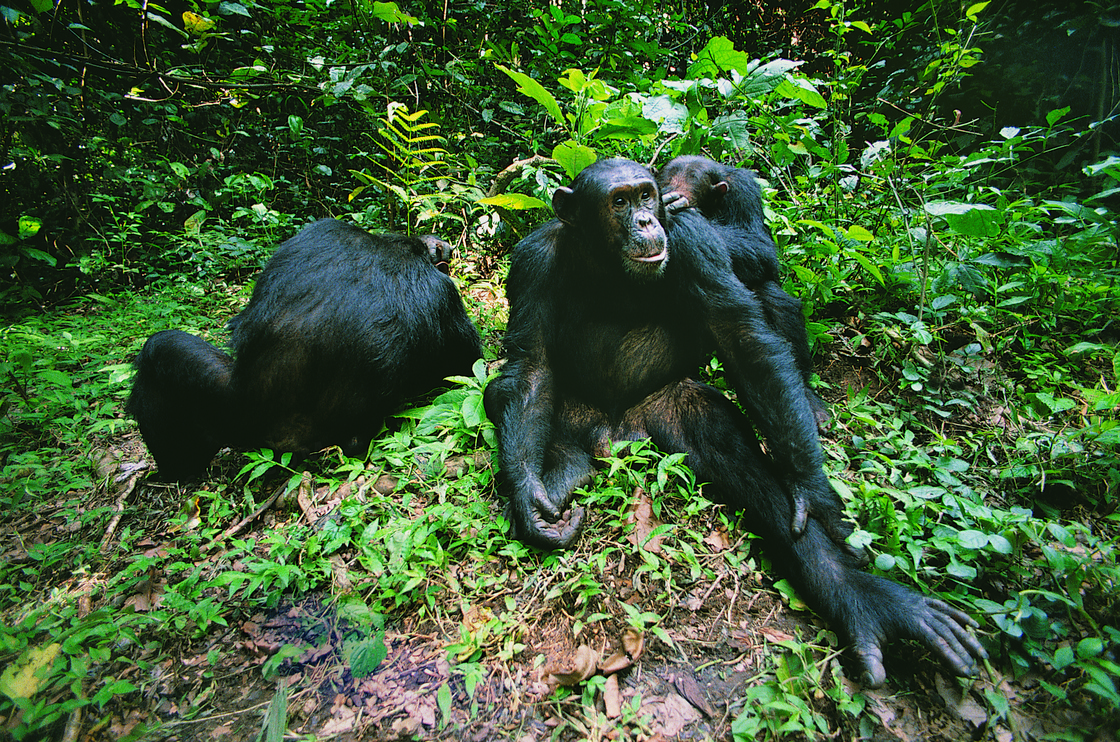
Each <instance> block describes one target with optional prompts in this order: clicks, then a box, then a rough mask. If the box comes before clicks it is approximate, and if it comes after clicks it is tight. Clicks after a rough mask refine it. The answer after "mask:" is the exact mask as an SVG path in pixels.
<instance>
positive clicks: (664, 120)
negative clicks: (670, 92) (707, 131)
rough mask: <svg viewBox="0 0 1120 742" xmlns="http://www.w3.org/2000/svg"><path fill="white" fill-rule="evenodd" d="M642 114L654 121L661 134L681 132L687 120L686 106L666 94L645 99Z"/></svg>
mask: <svg viewBox="0 0 1120 742" xmlns="http://www.w3.org/2000/svg"><path fill="white" fill-rule="evenodd" d="M642 115H643V116H645V117H646V118H647V119H649V120H650V121H653V122H654V123H656V124H657V126H658V128H659V129H660V130H661V132H662V133H663V134H683V133H684V129H685V124H686V123H687V122H688V108H687V107H686V106H685V105H684V104H683V103H678V102H677V101H675V100H673V99H672V98H670V97H669V96H667V95H657V96H654V97H653V98H649V99H647V100H646V102H645V103H643V104H642Z"/></svg>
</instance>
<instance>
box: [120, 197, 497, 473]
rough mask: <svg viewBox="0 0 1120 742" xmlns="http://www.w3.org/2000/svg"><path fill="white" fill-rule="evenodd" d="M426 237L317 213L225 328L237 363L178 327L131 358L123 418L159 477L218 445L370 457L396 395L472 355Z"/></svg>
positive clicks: (441, 250)
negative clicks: (132, 422)
mask: <svg viewBox="0 0 1120 742" xmlns="http://www.w3.org/2000/svg"><path fill="white" fill-rule="evenodd" d="M450 255H451V246H450V245H449V244H448V243H446V242H444V241H443V240H440V239H438V238H436V237H432V236H425V237H413V236H405V235H394V234H381V235H372V234H369V233H368V232H366V231H365V230H362V229H360V228H358V227H356V226H354V225H352V224H348V223H346V222H341V221H337V220H334V219H323V220H321V221H318V222H315V223H314V224H311V225H309V226H307V227H305V228H304V229H303V230H302V231H301V232H300V233H299V234H297V235H296V236H295V237H293V238H292V239H290V240H288V241H287V242H285V243H284V244H282V245H280V247H279V248H277V250H276V253H275V254H274V255H273V257H272V259H271V260H270V261H269V262H268V265H267V266H265V269H264V271H263V272H262V273H261V275H260V277H259V278H258V279H257V284H256V287H255V288H254V290H253V297H252V299H251V300H250V302H249V305H248V307H246V308H245V311H243V312H242V313H241V314H240V315H238V316H237V317H235V318H234V319H233V320H231V322H230V323H229V327H230V329H231V330H232V342H231V345H232V347H233V351H234V358H233V359H231V358H230V357H229V356H227V355H226V354H224V353H222V352H221V351H219V350H217V349H216V348H214V347H212V346H210V345H209V344H208V343H206V342H205V341H203V340H201V339H200V338H197V337H194V336H193V335H189V334H187V333H184V332H178V331H167V332H160V333H157V334H155V335H153V336H152V337H151V338H150V339H149V340H148V342H147V343H146V344H145V345H144V348H143V350H142V351H141V352H140V355H139V356H137V358H136V363H135V365H136V369H137V374H136V380H135V382H134V384H133V389H132V396H131V397H130V398H129V402H128V412H129V413H130V414H131V415H133V416H134V417H135V418H136V419H137V421H138V422H139V423H140V431H141V433H142V434H143V436H144V440H145V442H146V443H147V444H148V448H149V450H150V451H151V453H152V455H153V456H154V457H155V459H156V464H157V465H158V467H159V470H160V474H161V476H163V477H164V478H169V479H183V478H189V477H191V476H193V475H196V474H199V473H201V471H202V469H203V468H205V466H206V464H208V463H209V461H210V459H211V458H212V457H213V455H214V453H215V452H217V450H218V449H219V448H220V447H222V446H235V447H258V446H269V447H272V448H275V449H278V450H282V451H293V452H296V453H298V454H305V453H308V452H310V451H315V450H318V449H320V448H323V447H326V446H329V445H340V446H342V448H343V449H344V450H345V451H346V452H347V453H350V454H361V453H364V452H365V451H366V449H367V448H368V446H369V442H370V440H371V439H372V437H373V436H374V435H375V434H376V433H377V431H378V430H379V429H380V428H381V424H382V421H383V419H384V417H385V416H386V415H387V414H389V413H390V412H391V411H392V410H393V408H394V407H396V406H397V405H399V404H400V403H401V401H403V400H404V399H407V398H409V397H412V396H415V395H417V394H421V393H423V392H426V391H428V390H429V389H432V388H433V387H436V386H439V384H440V382H441V381H442V380H443V379H444V378H445V377H447V376H450V375H456V374H459V375H466V374H469V373H470V370H471V365H472V364H473V362H474V361H475V359H477V358H479V357H480V356H481V355H482V348H481V344H480V342H479V336H478V331H477V330H476V329H475V328H474V326H473V325H472V324H471V322H470V320H469V319H468V318H467V314H466V312H465V311H464V309H463V303H462V301H461V299H460V298H459V293H458V291H457V289H456V288H455V285H454V283H453V282H452V281H451V279H450V278H448V277H447V276H446V275H444V274H443V273H442V272H441V271H440V270H439V268H443V269H444V270H446V265H447V261H448V260H449V258H450Z"/></svg>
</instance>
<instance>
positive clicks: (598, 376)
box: [550, 312, 707, 410]
mask: <svg viewBox="0 0 1120 742" xmlns="http://www.w3.org/2000/svg"><path fill="white" fill-rule="evenodd" d="M622 314H623V315H624V316H614V317H612V316H610V315H609V314H608V315H606V316H602V317H597V318H593V319H588V318H584V319H585V321H583V322H575V323H571V324H570V325H569V326H568V327H566V328H565V330H566V331H564V332H561V333H560V337H559V338H558V340H559V342H558V343H557V347H556V352H553V353H550V356H551V359H552V363H553V370H554V373H555V374H556V379H555V380H556V385H557V388H558V390H559V391H560V392H561V393H562V394H565V395H572V396H575V397H576V398H578V399H580V400H582V401H584V402H588V403H591V404H593V405H594V406H596V407H598V408H599V409H603V410H612V409H617V410H625V409H628V408H630V407H632V406H634V405H635V404H637V403H638V402H640V401H641V400H642V399H644V398H645V397H647V396H649V395H650V394H652V393H654V392H656V391H657V390H658V389H661V388H662V387H664V386H665V385H666V384H670V383H672V382H674V381H678V380H680V379H683V378H685V377H686V376H689V375H690V374H694V373H696V370H697V368H698V367H699V366H700V364H701V363H702V362H703V360H704V357H705V348H706V347H707V342H706V340H705V337H706V334H705V333H704V332H703V330H702V328H701V326H700V325H699V323H696V324H693V323H690V322H682V321H681V320H682V319H683V318H678V320H677V321H676V322H673V321H670V318H669V317H667V316H663V315H664V314H665V313H663V312H655V313H654V316H650V317H647V318H643V317H642V316H641V315H640V314H635V313H632V312H623V313H622ZM657 315H662V316H657Z"/></svg>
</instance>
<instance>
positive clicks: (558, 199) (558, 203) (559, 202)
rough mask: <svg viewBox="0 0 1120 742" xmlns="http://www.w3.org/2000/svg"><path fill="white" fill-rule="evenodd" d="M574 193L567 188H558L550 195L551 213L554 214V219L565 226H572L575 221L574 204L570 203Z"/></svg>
mask: <svg viewBox="0 0 1120 742" xmlns="http://www.w3.org/2000/svg"><path fill="white" fill-rule="evenodd" d="M575 193H576V192H575V191H573V190H572V189H571V188H568V187H567V186H560V187H559V188H557V189H556V192H555V193H553V194H552V211H553V212H555V214H556V218H557V219H559V220H560V221H562V222H564V223H565V224H572V223H573V222H574V221H575V220H576V213H575V211H576V208H575V203H574V202H573V201H572V196H574V195H575Z"/></svg>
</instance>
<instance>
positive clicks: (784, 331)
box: [755, 281, 828, 427]
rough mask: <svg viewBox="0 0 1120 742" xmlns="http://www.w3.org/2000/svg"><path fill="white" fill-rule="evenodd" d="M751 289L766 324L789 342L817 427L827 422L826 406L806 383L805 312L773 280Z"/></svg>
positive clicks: (808, 360) (809, 367) (808, 356)
mask: <svg viewBox="0 0 1120 742" xmlns="http://www.w3.org/2000/svg"><path fill="white" fill-rule="evenodd" d="M755 292H756V293H757V294H758V297H759V299H761V300H762V305H763V307H764V308H765V312H766V321H767V323H768V324H769V325H770V327H771V328H773V329H774V332H776V333H777V334H778V335H780V336H781V337H783V338H785V339H786V342H788V343H789V347H790V351H791V352H792V353H793V359H794V362H795V363H796V364H797V370H798V371H800V372H801V378H802V379H804V380H805V395H806V396H807V397H808V399H809V407H810V408H811V409H812V411H813V417H814V418H815V419H816V421H817V426H818V427H820V426H821V425H823V424H824V423H826V422H828V409H827V408H826V407H825V404H824V402H823V401H822V400H821V398H820V397H819V396H817V393H816V392H815V391H813V388H812V387H811V386H809V379H810V378H811V377H812V375H813V357H812V354H811V353H810V351H809V334H808V332H807V331H806V327H805V314H804V313H803V312H802V311H801V300H800V299H797V298H796V297H793V296H790V295H789V294H787V293H786V292H785V291H784V290H782V287H781V286H780V285H778V283H777V282H776V281H766V282H765V283H762V284H759V285H758V287H757V288H756V289H755Z"/></svg>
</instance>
